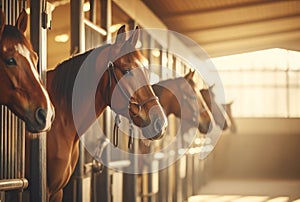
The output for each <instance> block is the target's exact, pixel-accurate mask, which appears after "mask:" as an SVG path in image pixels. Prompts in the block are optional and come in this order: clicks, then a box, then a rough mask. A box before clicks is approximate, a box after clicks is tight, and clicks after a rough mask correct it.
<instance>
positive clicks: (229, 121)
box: [222, 101, 237, 133]
mask: <svg viewBox="0 0 300 202" xmlns="http://www.w3.org/2000/svg"><path fill="white" fill-rule="evenodd" d="M232 104H233V101H231V102H229V103H226V104H222V107H223V108H224V110H225V112H226V114H225V115H226V123H227V125H228V128H229V130H230V131H231V132H232V133H236V131H237V126H236V124H235V121H234V118H233V116H232V112H231V105H232Z"/></svg>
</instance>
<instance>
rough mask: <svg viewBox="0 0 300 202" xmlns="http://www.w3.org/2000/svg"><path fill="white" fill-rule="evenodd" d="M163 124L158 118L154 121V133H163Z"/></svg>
mask: <svg viewBox="0 0 300 202" xmlns="http://www.w3.org/2000/svg"><path fill="white" fill-rule="evenodd" d="M163 127H164V124H163V123H162V120H161V119H160V118H157V119H155V120H154V130H155V132H156V133H163V132H164V131H163V129H164V128H163Z"/></svg>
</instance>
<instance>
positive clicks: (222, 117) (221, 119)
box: [200, 86, 228, 130]
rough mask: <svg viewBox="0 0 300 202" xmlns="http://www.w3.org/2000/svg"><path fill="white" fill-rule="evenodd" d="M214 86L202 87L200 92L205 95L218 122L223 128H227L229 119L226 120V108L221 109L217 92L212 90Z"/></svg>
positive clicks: (206, 101) (205, 99)
mask: <svg viewBox="0 0 300 202" xmlns="http://www.w3.org/2000/svg"><path fill="white" fill-rule="evenodd" d="M212 88H213V86H210V87H209V88H208V89H201V90H200V93H201V95H202V96H203V99H204V101H205V103H206V104H207V106H208V108H209V110H210V111H211V113H212V115H213V118H214V120H215V122H216V124H217V125H218V126H219V127H220V128H221V129H222V130H226V129H227V128H228V121H227V120H226V114H225V111H224V108H223V109H221V108H220V107H221V106H219V104H218V103H217V102H216V100H215V94H214V93H213V91H212Z"/></svg>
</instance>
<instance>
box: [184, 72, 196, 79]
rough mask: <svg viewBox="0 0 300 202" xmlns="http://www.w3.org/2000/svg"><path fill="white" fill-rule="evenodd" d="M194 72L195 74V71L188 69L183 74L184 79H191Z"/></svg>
mask: <svg viewBox="0 0 300 202" xmlns="http://www.w3.org/2000/svg"><path fill="white" fill-rule="evenodd" d="M194 74H195V72H193V71H191V70H190V71H189V73H187V74H186V75H185V76H184V78H185V80H191V79H193V76H194Z"/></svg>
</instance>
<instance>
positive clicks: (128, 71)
mask: <svg viewBox="0 0 300 202" xmlns="http://www.w3.org/2000/svg"><path fill="white" fill-rule="evenodd" d="M122 74H123V75H127V74H129V75H130V76H131V75H132V72H131V71H130V70H128V69H126V70H122Z"/></svg>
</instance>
